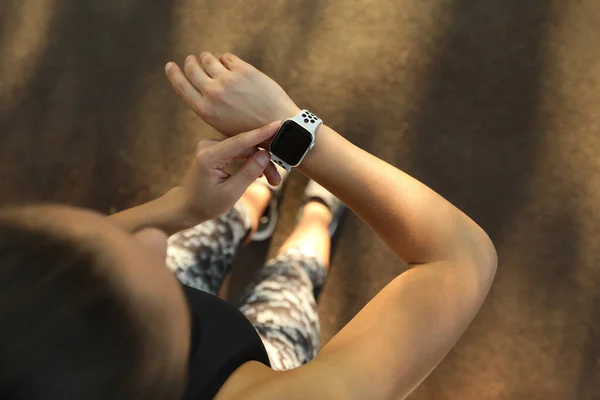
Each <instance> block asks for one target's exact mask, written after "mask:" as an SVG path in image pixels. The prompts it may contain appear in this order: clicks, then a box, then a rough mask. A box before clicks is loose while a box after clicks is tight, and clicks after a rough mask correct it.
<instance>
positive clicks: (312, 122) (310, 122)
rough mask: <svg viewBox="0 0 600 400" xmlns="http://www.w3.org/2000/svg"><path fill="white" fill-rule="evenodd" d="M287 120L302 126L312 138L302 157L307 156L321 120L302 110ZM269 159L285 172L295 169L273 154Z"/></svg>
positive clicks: (313, 143)
mask: <svg viewBox="0 0 600 400" xmlns="http://www.w3.org/2000/svg"><path fill="white" fill-rule="evenodd" d="M288 119H289V120H292V121H294V122H297V123H298V124H300V125H302V126H303V127H304V128H306V130H308V131H309V132H310V133H311V134H312V136H313V140H312V143H311V145H310V148H309V149H308V150H307V151H306V153H305V154H304V156H305V157H306V154H308V152H309V151H310V150H311V149H312V148H313V146H314V145H315V137H316V134H317V128H318V127H319V125H321V124H322V123H323V120H322V119H321V118H319V117H317V116H316V115H315V114H313V113H312V112H310V111H308V110H302V111H300V112H299V113H298V114H296V115H294V116H293V117H292V118H288ZM271 159H272V160H273V161H275V163H276V164H278V165H279V166H281V167H283V168H284V169H285V170H286V171H291V170H292V168H294V167H295V165H289V164H288V163H286V162H285V161H283V160H282V159H281V158H279V157H277V156H276V155H275V154H273V153H271ZM302 159H304V157H302ZM301 162H302V160H300V163H301ZM300 163H298V165H300Z"/></svg>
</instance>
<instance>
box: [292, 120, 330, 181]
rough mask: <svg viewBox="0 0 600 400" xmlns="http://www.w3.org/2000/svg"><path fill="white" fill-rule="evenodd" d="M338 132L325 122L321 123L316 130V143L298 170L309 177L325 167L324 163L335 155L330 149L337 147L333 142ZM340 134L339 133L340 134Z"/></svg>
mask: <svg viewBox="0 0 600 400" xmlns="http://www.w3.org/2000/svg"><path fill="white" fill-rule="evenodd" d="M336 135H337V133H336V132H335V131H334V130H333V129H331V128H329V127H328V126H327V125H325V124H321V125H320V126H319V127H318V128H317V130H316V132H315V145H314V147H313V148H312V150H311V151H310V152H309V153H308V154H307V155H306V157H304V160H302V164H300V165H299V166H298V168H297V169H298V170H299V171H300V172H302V173H303V174H305V175H307V176H308V177H311V176H312V173H313V171H315V170H318V169H320V168H323V167H324V166H323V163H325V162H328V160H329V159H330V158H331V157H332V156H334V155H335V153H333V154H332V152H331V151H330V149H332V148H334V147H335V144H334V143H333V142H334V141H335V139H336ZM338 136H339V135H338Z"/></svg>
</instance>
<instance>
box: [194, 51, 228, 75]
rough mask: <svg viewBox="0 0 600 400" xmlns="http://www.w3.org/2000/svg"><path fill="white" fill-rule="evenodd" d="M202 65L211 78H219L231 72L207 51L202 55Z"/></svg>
mask: <svg viewBox="0 0 600 400" xmlns="http://www.w3.org/2000/svg"><path fill="white" fill-rule="evenodd" d="M200 64H201V65H202V68H204V71H206V73H207V74H208V75H209V76H210V77H211V78H219V77H221V76H223V75H226V74H228V73H229V70H228V69H227V68H225V67H224V66H223V64H221V62H220V61H219V60H217V58H216V57H215V56H213V55H212V54H211V53H209V52H207V51H205V52H204V53H202V54H200Z"/></svg>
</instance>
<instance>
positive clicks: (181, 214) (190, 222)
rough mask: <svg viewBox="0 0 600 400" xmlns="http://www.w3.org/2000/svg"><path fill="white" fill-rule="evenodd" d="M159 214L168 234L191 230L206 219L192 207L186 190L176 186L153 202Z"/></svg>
mask: <svg viewBox="0 0 600 400" xmlns="http://www.w3.org/2000/svg"><path fill="white" fill-rule="evenodd" d="M153 203H154V209H156V210H158V212H157V214H158V215H161V216H162V218H161V219H162V224H161V225H163V226H164V229H165V230H166V231H168V233H175V232H179V231H182V230H184V229H188V228H191V227H193V226H196V225H198V224H200V223H202V222H204V219H203V218H202V216H200V215H198V214H197V213H196V212H195V211H194V209H193V208H192V207H191V206H190V203H189V200H188V197H187V194H186V190H185V188H183V187H181V186H176V187H174V188H173V189H171V190H169V191H168V192H167V193H165V194H164V195H162V196H161V197H159V198H158V199H156V200H154V201H153Z"/></svg>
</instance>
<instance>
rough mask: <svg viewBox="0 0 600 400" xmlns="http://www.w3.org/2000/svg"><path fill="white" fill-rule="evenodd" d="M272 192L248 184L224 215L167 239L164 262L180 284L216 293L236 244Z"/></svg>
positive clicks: (249, 233)
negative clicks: (233, 205) (242, 193)
mask: <svg viewBox="0 0 600 400" xmlns="http://www.w3.org/2000/svg"><path fill="white" fill-rule="evenodd" d="M270 195H271V192H270V191H269V189H268V188H266V187H265V186H264V185H261V184H253V185H251V186H250V187H249V188H248V190H247V191H246V193H244V195H243V196H242V198H241V199H240V201H239V202H238V203H237V204H236V205H235V207H234V208H233V209H232V210H231V211H229V212H228V213H227V214H225V215H223V216H221V217H219V218H217V219H214V220H211V221H207V222H204V223H202V224H200V225H197V226H195V227H193V228H191V229H188V230H185V231H182V232H179V233H177V234H175V235H173V236H171V238H169V247H168V249H167V265H168V266H169V268H170V269H171V270H172V271H173V272H174V273H175V274H176V275H177V278H178V279H179V280H180V281H181V283H183V284H185V285H188V286H191V287H193V288H196V289H200V290H203V291H205V292H208V293H211V294H214V295H216V294H217V293H218V291H219V288H220V287H221V284H222V283H223V279H225V276H226V275H227V272H228V271H229V267H230V266H231V263H232V262H233V259H234V258H235V254H236V253H237V250H238V248H239V245H240V244H241V243H242V241H243V240H244V239H245V238H249V237H251V236H252V232H254V231H255V230H256V227H257V226H258V221H259V218H260V216H261V215H262V213H263V211H264V209H265V208H266V206H267V204H268V202H269V199H270Z"/></svg>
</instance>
